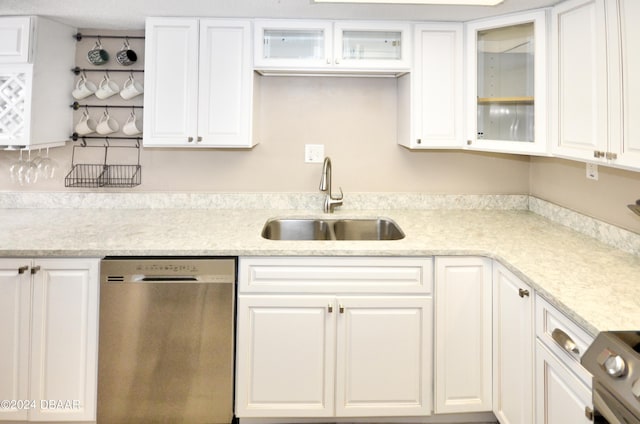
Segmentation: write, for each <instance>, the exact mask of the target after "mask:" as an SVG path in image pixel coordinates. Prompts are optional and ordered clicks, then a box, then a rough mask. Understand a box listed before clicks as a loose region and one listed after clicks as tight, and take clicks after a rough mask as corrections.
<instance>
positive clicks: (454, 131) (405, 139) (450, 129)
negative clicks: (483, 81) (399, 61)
mask: <svg viewBox="0 0 640 424" xmlns="http://www.w3.org/2000/svg"><path fill="white" fill-rule="evenodd" d="M413 35H414V37H413V39H414V55H413V70H412V71H411V73H410V74H407V75H403V76H401V77H400V78H398V92H399V96H400V100H399V102H398V143H399V144H401V145H403V146H406V147H409V148H412V149H428V148H454V147H462V140H463V137H464V134H463V128H464V119H463V118H462V117H463V116H464V104H463V102H464V99H463V93H464V89H463V88H464V83H463V77H462V72H463V69H464V65H463V62H464V58H463V25H462V24H461V23H442V24H436V23H434V24H417V25H415V27H414V32H413ZM405 105H406V106H408V107H409V110H406V106H405Z"/></svg>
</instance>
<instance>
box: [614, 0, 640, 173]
mask: <svg viewBox="0 0 640 424" xmlns="http://www.w3.org/2000/svg"><path fill="white" fill-rule="evenodd" d="M607 6H608V7H607V18H608V19H609V17H610V16H613V17H614V19H615V21H614V22H617V26H614V25H613V23H611V25H610V26H611V27H612V28H614V29H616V31H610V34H611V36H610V45H612V46H616V43H617V42H619V44H620V45H619V47H618V48H617V49H616V51H615V52H614V51H612V52H610V53H609V60H610V75H611V76H612V77H619V78H618V79H616V80H615V81H614V82H612V84H611V85H612V86H613V87H617V90H616V92H617V93H621V96H622V97H621V98H618V97H617V96H616V95H615V93H611V96H610V98H611V101H612V102H610V107H609V109H610V110H609V116H610V117H611V118H610V119H611V127H610V140H611V144H612V145H611V146H610V149H609V150H610V151H611V152H613V153H615V155H616V157H615V158H613V157H612V159H611V162H612V163H613V164H615V165H617V166H622V167H625V168H632V169H640V119H638V116H640V27H639V26H638V21H639V20H640V2H638V1H634V0H609V1H608V3H607ZM615 6H617V7H615ZM607 22H608V23H610V22H611V20H608V21H607ZM616 52H617V53H619V56H618V55H617V54H616ZM611 61H615V62H614V63H611ZM620 109H622V112H620ZM620 118H622V123H620Z"/></svg>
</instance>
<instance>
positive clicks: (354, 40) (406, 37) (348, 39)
mask: <svg viewBox="0 0 640 424" xmlns="http://www.w3.org/2000/svg"><path fill="white" fill-rule="evenodd" d="M254 25H255V26H254V34H255V35H254V36H255V44H254V46H255V50H254V68H255V69H257V70H258V71H265V72H268V71H270V70H271V71H275V72H287V71H290V72H296V71H302V72H306V71H309V72H314V71H317V72H342V71H353V70H365V71H371V72H372V73H377V72H385V71H391V72H396V71H397V72H399V73H400V72H402V73H403V72H408V71H409V67H410V56H409V52H410V28H411V26H410V24H408V23H405V22H399V23H396V22H364V21H363V22H360V21H358V22H352V21H313V20H289V19H271V20H256V21H255V23H254Z"/></svg>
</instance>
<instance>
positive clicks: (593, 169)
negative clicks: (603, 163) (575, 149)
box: [587, 163, 598, 181]
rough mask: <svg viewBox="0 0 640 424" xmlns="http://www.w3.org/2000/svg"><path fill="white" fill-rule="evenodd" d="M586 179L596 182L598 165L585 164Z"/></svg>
mask: <svg viewBox="0 0 640 424" xmlns="http://www.w3.org/2000/svg"><path fill="white" fill-rule="evenodd" d="M587 179H589V180H596V181H598V165H596V164H595V163H587Z"/></svg>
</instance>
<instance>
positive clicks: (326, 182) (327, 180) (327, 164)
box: [320, 156, 344, 213]
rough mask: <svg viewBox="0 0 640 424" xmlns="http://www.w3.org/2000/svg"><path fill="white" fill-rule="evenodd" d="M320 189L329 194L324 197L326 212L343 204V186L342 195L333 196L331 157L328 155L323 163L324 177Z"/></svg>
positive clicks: (331, 211) (330, 211)
mask: <svg viewBox="0 0 640 424" xmlns="http://www.w3.org/2000/svg"><path fill="white" fill-rule="evenodd" d="M320 191H326V192H327V195H326V196H325V198H324V207H323V210H324V212H325V213H333V208H335V207H336V206H341V205H342V198H343V197H344V194H343V193H342V188H340V196H339V197H333V195H332V194H331V159H329V157H328V156H327V157H326V158H324V164H323V165H322V178H321V179H320Z"/></svg>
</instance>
